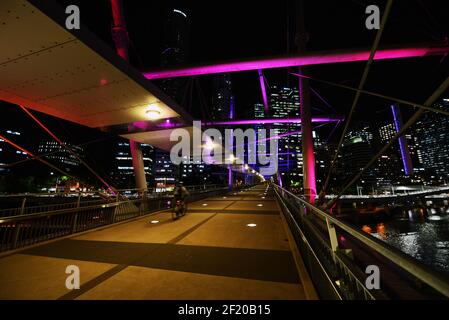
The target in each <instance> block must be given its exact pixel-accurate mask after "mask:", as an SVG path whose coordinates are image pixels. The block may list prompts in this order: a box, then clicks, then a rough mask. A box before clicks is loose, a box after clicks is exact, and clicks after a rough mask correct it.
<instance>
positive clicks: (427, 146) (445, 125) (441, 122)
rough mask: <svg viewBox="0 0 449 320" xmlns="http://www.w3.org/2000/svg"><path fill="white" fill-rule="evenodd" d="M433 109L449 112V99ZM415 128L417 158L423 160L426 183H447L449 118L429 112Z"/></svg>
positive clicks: (448, 169) (448, 168)
mask: <svg viewBox="0 0 449 320" xmlns="http://www.w3.org/2000/svg"><path fill="white" fill-rule="evenodd" d="M433 107H434V108H440V109H443V110H446V111H449V99H443V100H441V101H440V102H438V103H436V104H435V105H434V106H433ZM414 128H415V129H414V133H415V134H416V136H417V143H415V145H416V149H417V156H418V158H420V159H421V160H422V165H423V167H424V170H425V179H426V182H427V183H430V184H441V183H444V182H447V181H448V180H449V117H447V116H443V115H441V114H438V113H435V112H430V111H428V112H426V113H424V115H423V116H422V117H421V119H420V120H419V121H418V122H417V123H416V125H415V126H414ZM418 150H419V151H418Z"/></svg>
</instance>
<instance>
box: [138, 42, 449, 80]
mask: <svg viewBox="0 0 449 320" xmlns="http://www.w3.org/2000/svg"><path fill="white" fill-rule="evenodd" d="M448 52H449V47H429V46H423V47H414V48H395V49H383V50H378V51H377V52H376V55H375V57H374V60H385V59H402V58H413V57H423V56H427V55H438V54H446V53H448ZM369 56H370V50H358V51H357V50H355V51H346V52H341V51H340V52H337V51H333V52H315V53H307V54H300V55H295V56H287V57H275V58H266V59H261V58H259V59H254V60H247V61H238V62H227V63H218V64H213V65H203V66H196V67H186V68H172V69H162V70H154V71H149V72H145V73H144V74H143V75H144V76H145V77H146V78H147V79H150V80H152V79H165V78H175V77H187V76H198V75H205V74H215V73H227V72H239V71H249V70H259V69H272V68H286V67H293V66H307V65H318V64H329V63H342V62H356V61H367V60H368V58H369Z"/></svg>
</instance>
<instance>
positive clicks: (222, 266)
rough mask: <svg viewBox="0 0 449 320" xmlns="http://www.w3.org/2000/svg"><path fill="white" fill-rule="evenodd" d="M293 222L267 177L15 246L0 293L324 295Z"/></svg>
mask: <svg viewBox="0 0 449 320" xmlns="http://www.w3.org/2000/svg"><path fill="white" fill-rule="evenodd" d="M151 222H153V223H151ZM251 224H255V225H256V226H253V227H250V226H248V225H251ZM287 232H288V231H287V230H286V228H285V227H284V223H283V220H282V218H281V215H280V209H279V207H278V204H277V202H276V200H275V199H274V195H273V194H272V193H271V191H268V190H267V189H266V186H258V187H255V188H253V189H250V190H246V191H242V192H234V193H230V194H227V195H225V196H218V197H210V198H207V199H205V200H201V201H197V202H193V203H191V204H189V212H188V214H187V215H186V216H185V217H183V218H181V219H179V220H177V221H173V220H172V219H171V212H168V211H160V212H157V213H154V214H151V215H146V216H144V217H141V218H137V219H134V220H131V221H127V222H123V223H120V224H116V225H111V226H107V227H103V228H100V229H96V230H93V231H89V232H85V233H82V234H75V235H73V236H71V237H66V238H63V239H58V240H56V241H51V242H48V243H45V244H41V245H37V246H34V247H31V248H26V249H24V250H21V251H19V252H15V253H13V254H10V255H6V256H4V257H2V258H0V288H1V290H0V299H315V298H316V294H315V292H314V290H313V286H311V285H310V280H308V277H307V274H306V273H305V271H304V269H303V267H302V261H301V258H300V257H299V256H298V255H297V254H294V252H295V250H294V246H293V241H292V240H290V241H289V237H290V236H289V234H288V233H287ZM68 265H76V266H78V267H79V269H80V283H81V285H80V289H79V290H68V289H67V288H66V286H65V282H66V279H67V277H68V276H69V275H68V274H66V273H65V270H66V267H67V266H68Z"/></svg>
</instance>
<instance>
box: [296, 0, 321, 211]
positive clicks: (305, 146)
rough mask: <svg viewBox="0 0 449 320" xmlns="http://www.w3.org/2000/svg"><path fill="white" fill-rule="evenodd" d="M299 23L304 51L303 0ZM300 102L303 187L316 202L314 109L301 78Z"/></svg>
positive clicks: (299, 43) (298, 39)
mask: <svg viewBox="0 0 449 320" xmlns="http://www.w3.org/2000/svg"><path fill="white" fill-rule="evenodd" d="M298 14H299V16H298V24H297V37H296V45H297V47H298V52H304V51H305V48H306V44H307V41H308V35H307V33H306V32H305V26H304V5H303V0H302V1H300V4H299V12H298ZM305 68H306V67H298V69H299V70H298V71H299V73H300V74H305V73H306V70H305ZM299 99H300V100H299V103H300V108H301V131H302V134H301V143H302V161H303V187H304V196H305V197H306V199H307V200H308V201H309V202H310V203H312V204H313V203H315V197H316V180H315V154H314V151H313V135H312V130H313V128H312V111H311V106H310V92H309V80H308V79H305V78H299Z"/></svg>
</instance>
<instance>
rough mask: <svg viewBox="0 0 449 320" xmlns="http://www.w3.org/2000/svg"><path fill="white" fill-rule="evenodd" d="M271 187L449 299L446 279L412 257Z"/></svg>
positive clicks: (448, 286) (307, 203)
mask: <svg viewBox="0 0 449 320" xmlns="http://www.w3.org/2000/svg"><path fill="white" fill-rule="evenodd" d="M273 186H274V187H275V188H276V189H280V190H281V191H282V192H285V193H287V194H288V195H289V196H291V197H293V198H294V199H295V200H297V201H299V202H300V203H301V204H302V205H304V206H306V207H307V208H309V209H310V210H312V211H313V212H314V213H315V214H317V215H318V216H320V217H321V218H323V219H328V220H329V221H330V222H332V223H333V224H334V225H336V226H338V227H339V228H341V229H342V230H344V231H346V232H347V233H349V234H350V235H351V236H353V237H354V238H356V239H357V240H359V241H361V242H362V243H363V244H365V245H366V246H368V247H369V248H371V249H373V250H375V251H376V252H378V253H380V254H381V255H382V256H384V257H385V258H387V259H388V260H390V261H392V262H394V263H395V264H396V265H398V266H400V267H401V268H402V269H404V270H406V271H407V272H409V273H410V274H412V275H413V276H414V277H416V278H417V279H419V280H420V281H422V282H424V283H426V284H427V285H429V286H430V287H432V288H434V289H435V290H437V291H438V292H440V293H441V294H443V295H445V296H446V297H449V283H448V281H447V279H445V278H443V277H442V276H440V275H439V274H436V273H435V272H433V271H432V270H429V269H428V268H427V267H425V266H423V265H421V264H420V262H419V261H417V260H415V259H413V258H412V257H409V256H408V255H406V254H405V253H403V252H401V251H399V250H397V249H395V248H391V247H388V246H387V245H386V244H384V243H383V242H381V241H380V240H378V239H376V238H373V237H371V236H369V235H366V234H364V233H363V232H361V231H359V230H357V229H354V228H353V227H351V226H350V225H348V224H347V223H345V222H343V221H341V220H339V219H337V218H335V217H333V216H331V215H330V214H328V213H326V212H325V211H323V210H321V209H319V208H317V207H315V206H314V205H312V204H310V203H309V202H307V201H305V200H304V199H301V198H300V197H298V196H296V195H295V194H293V193H291V192H290V191H288V190H285V189H283V188H282V187H280V186H278V185H275V184H273Z"/></svg>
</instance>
